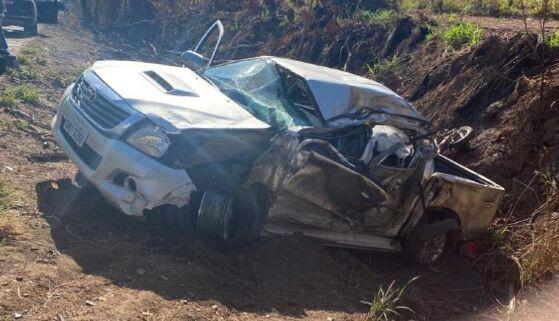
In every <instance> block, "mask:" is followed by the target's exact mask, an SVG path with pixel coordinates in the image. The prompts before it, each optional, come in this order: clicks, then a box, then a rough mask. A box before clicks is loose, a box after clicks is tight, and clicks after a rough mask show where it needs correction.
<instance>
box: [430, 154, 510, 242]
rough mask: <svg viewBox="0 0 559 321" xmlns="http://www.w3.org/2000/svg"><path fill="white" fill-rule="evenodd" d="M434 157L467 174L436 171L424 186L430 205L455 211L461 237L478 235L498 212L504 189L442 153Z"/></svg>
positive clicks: (467, 237)
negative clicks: (460, 174)
mask: <svg viewBox="0 0 559 321" xmlns="http://www.w3.org/2000/svg"><path fill="white" fill-rule="evenodd" d="M437 161H439V162H444V163H445V164H447V165H451V166H453V168H455V169H457V170H460V171H463V176H466V175H468V176H470V177H461V176H458V175H453V174H450V173H444V172H440V171H439V172H435V173H434V174H433V177H432V178H431V180H430V182H429V185H428V187H427V199H428V204H429V207H431V208H440V209H447V210H451V211H452V212H454V213H456V215H458V217H459V219H460V224H461V228H462V234H463V236H464V238H466V239H469V238H475V237H477V236H479V235H480V234H482V233H483V232H484V231H485V230H486V229H487V226H489V223H490V221H491V220H492V219H493V217H494V215H495V213H496V212H497V209H498V207H499V203H500V201H501V200H502V198H503V196H504V193H505V191H504V189H503V188H502V187H500V186H499V185H496V184H495V183H493V182H492V181H490V180H489V179H487V178H485V177H483V176H481V175H479V174H477V173H475V172H473V171H471V170H469V169H467V168H466V167H464V166H462V165H460V164H458V163H456V162H454V161H452V160H450V159H448V158H446V157H444V156H441V155H439V156H438V157H437ZM455 174H459V173H455Z"/></svg>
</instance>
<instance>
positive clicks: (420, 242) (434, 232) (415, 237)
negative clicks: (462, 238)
mask: <svg viewBox="0 0 559 321" xmlns="http://www.w3.org/2000/svg"><path fill="white" fill-rule="evenodd" d="M459 231H460V226H459V225H458V222H456V221H455V220H453V219H444V220H441V221H436V222H433V223H430V224H420V225H418V226H417V227H416V228H415V229H414V231H413V232H412V233H411V235H410V236H409V238H408V239H407V240H406V242H405V244H404V251H403V255H404V259H405V260H406V261H408V262H409V263H413V264H420V265H430V264H434V263H437V262H439V261H440V260H442V259H443V258H444V257H445V256H446V255H447V254H448V253H449V252H450V251H451V250H452V249H453V248H454V246H455V245H456V240H457V235H458V234H459Z"/></svg>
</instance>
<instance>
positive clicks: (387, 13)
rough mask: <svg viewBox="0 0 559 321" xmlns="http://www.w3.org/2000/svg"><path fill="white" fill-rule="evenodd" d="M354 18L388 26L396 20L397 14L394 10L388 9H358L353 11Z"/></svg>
mask: <svg viewBox="0 0 559 321" xmlns="http://www.w3.org/2000/svg"><path fill="white" fill-rule="evenodd" d="M355 18H356V19H360V20H363V21H364V22H366V23H368V24H379V25H382V26H390V25H391V24H393V23H394V22H395V21H396V19H397V18H398V15H397V14H396V12H395V11H394V10H390V9H380V10H377V11H371V10H359V11H357V12H356V13H355Z"/></svg>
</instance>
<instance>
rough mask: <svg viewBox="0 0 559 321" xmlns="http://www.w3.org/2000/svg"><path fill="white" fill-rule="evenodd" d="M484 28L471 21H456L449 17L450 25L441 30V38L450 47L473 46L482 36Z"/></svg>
mask: <svg viewBox="0 0 559 321" xmlns="http://www.w3.org/2000/svg"><path fill="white" fill-rule="evenodd" d="M483 34H484V30H483V29H482V28H480V27H478V26H477V25H476V24H474V23H473V22H464V21H456V20H455V18H451V21H450V26H449V27H448V28H447V29H445V30H444V31H442V34H441V36H442V39H443V41H444V42H445V43H446V45H447V46H448V47H450V48H452V49H460V48H462V47H464V46H474V45H476V44H477V43H478V42H479V41H480V40H481V38H482V37H483Z"/></svg>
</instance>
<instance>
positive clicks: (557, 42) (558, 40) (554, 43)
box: [545, 30, 559, 49]
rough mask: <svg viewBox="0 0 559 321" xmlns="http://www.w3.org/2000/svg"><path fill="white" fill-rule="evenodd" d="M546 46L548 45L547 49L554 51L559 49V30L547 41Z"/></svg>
mask: <svg viewBox="0 0 559 321" xmlns="http://www.w3.org/2000/svg"><path fill="white" fill-rule="evenodd" d="M545 44H546V46H547V47H549V48H552V49H557V48H559V30H558V31H555V33H553V34H551V35H549V36H548V37H547V38H546V39H545Z"/></svg>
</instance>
